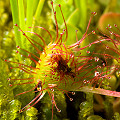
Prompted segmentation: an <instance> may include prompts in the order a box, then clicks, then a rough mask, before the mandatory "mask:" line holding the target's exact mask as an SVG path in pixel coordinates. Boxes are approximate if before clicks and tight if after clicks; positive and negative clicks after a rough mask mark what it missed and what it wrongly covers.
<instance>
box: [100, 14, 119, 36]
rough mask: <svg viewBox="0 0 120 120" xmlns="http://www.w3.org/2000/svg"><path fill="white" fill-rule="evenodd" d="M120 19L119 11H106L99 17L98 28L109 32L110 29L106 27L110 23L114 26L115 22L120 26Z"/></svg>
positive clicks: (106, 32)
mask: <svg viewBox="0 0 120 120" xmlns="http://www.w3.org/2000/svg"><path fill="white" fill-rule="evenodd" d="M119 21H120V14H119V13H113V12H109V13H105V14H103V15H102V16H101V17H100V19H99V22H98V28H99V29H100V30H101V31H102V32H104V33H105V34H109V30H107V29H106V27H107V26H108V24H110V25H111V26H112V27H114V24H116V25H118V27H120V25H119ZM113 29H114V30H115V32H116V33H118V32H119V31H118V30H116V29H115V28H113Z"/></svg>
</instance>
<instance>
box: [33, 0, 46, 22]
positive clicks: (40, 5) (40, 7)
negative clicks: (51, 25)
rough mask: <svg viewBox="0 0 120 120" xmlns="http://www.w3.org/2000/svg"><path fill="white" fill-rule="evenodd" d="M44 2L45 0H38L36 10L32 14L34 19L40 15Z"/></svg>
mask: <svg viewBox="0 0 120 120" xmlns="http://www.w3.org/2000/svg"><path fill="white" fill-rule="evenodd" d="M44 2H45V0H40V1H39V4H38V7H37V10H36V12H35V15H34V18H35V20H37V19H38V18H39V17H40V14H41V11H42V8H43V5H44Z"/></svg>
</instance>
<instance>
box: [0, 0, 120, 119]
mask: <svg viewBox="0 0 120 120" xmlns="http://www.w3.org/2000/svg"><path fill="white" fill-rule="evenodd" d="M53 2H54V9H55V10H56V12H57V21H58V25H59V31H62V29H63V28H64V23H63V19H62V16H61V13H60V10H59V7H58V4H61V5H62V10H63V13H64V17H65V20H66V22H67V26H68V31H69V36H68V41H67V44H71V43H74V42H75V41H76V36H75V30H78V38H79V39H80V38H81V37H82V35H83V33H84V32H85V30H86V26H87V23H88V21H89V18H90V15H91V12H93V11H96V12H97V16H95V17H94V18H93V20H92V23H91V25H90V29H89V31H91V30H93V29H96V28H99V29H100V30H101V31H102V32H104V33H107V31H106V26H108V24H111V25H113V24H117V25H118V27H119V26H120V25H119V20H120V9H119V8H120V1H119V0H106V1H105V0H84V1H83V0H53ZM14 24H18V25H19V26H20V28H21V29H22V30H23V31H30V30H31V29H30V28H28V27H34V26H42V27H45V28H46V29H47V30H49V31H51V33H52V35H53V36H54V35H55V24H54V17H53V14H52V12H51V5H50V1H49V0H40V1H39V0H0V93H1V94H0V119H1V120H9V119H10V120H14V119H15V120H37V119H39V120H50V119H51V115H52V112H51V108H52V105H51V103H50V102H48V101H50V98H49V95H48V94H46V95H45V96H44V97H43V99H42V100H41V101H40V102H39V103H38V104H37V105H36V106H35V108H34V107H32V108H31V109H30V110H27V111H25V112H23V113H21V114H20V113H18V111H19V110H20V109H21V108H22V107H24V106H25V105H26V104H27V103H29V102H30V101H31V100H32V99H33V98H34V96H35V93H34V92H30V93H27V94H23V95H20V96H17V97H15V95H16V94H19V93H22V92H23V91H26V90H29V89H30V88H33V87H34V85H32V84H31V85H20V86H19V85H17V86H12V87H11V86H10V85H9V84H12V83H10V82H9V81H8V80H7V78H9V77H10V78H12V79H19V78H24V77H27V76H28V77H29V76H30V75H28V74H26V73H24V72H22V71H21V70H19V69H10V66H12V67H15V64H14V63H6V62H5V61H4V59H9V60H12V61H16V62H18V61H20V62H21V63H25V64H27V65H30V64H32V65H33V66H34V64H33V63H32V61H30V60H29V59H28V58H24V57H21V56H20V55H19V54H16V52H15V51H16V46H17V45H18V46H20V47H21V48H24V49H26V50H29V51H30V52H32V53H34V54H36V53H35V51H34V49H33V48H32V46H31V44H30V43H29V42H28V41H27V40H26V39H25V38H24V36H23V35H22V33H20V31H18V28H17V27H15V26H14ZM13 27H14V29H13ZM32 30H33V31H35V32H39V33H40V34H41V35H42V37H43V38H44V39H45V41H46V43H47V44H48V43H49V42H50V39H48V38H49V37H48V34H47V33H46V32H45V31H44V30H40V29H37V28H35V29H34V28H33V29H32ZM117 32H118V31H117ZM28 35H29V33H28ZM31 37H32V38H33V39H36V37H35V36H34V35H31ZM91 39H94V38H91ZM36 40H37V41H38V42H40V41H39V39H36ZM41 44H42V43H41ZM83 44H87V43H83ZM39 49H41V48H39ZM41 50H42V49H41ZM99 50H100V51H101V49H99ZM21 52H22V53H24V51H21ZM24 54H26V53H24ZM114 78H115V79H113V81H111V83H112V84H111V85H113V86H112V87H113V89H114V88H119V87H116V86H119V85H116V80H118V81H119V75H118V76H117V77H116V76H114ZM18 83H19V81H15V82H14V84H18ZM55 97H56V103H57V106H58V108H60V109H61V110H62V112H61V113H58V112H56V110H54V120H61V119H63V120H73V119H74V120H94V119H98V120H103V119H107V120H110V119H112V120H119V119H120V115H119V112H120V109H119V106H120V102H117V103H118V104H117V105H116V104H115V106H113V101H114V98H112V97H108V96H104V97H102V96H100V95H94V99H93V94H90V93H86V95H85V93H82V92H76V95H75V96H74V98H73V99H74V100H73V101H72V102H70V101H69V100H68V98H67V97H66V96H65V95H64V94H62V93H59V92H57V93H56V96H55ZM118 101H120V100H119V99H118Z"/></svg>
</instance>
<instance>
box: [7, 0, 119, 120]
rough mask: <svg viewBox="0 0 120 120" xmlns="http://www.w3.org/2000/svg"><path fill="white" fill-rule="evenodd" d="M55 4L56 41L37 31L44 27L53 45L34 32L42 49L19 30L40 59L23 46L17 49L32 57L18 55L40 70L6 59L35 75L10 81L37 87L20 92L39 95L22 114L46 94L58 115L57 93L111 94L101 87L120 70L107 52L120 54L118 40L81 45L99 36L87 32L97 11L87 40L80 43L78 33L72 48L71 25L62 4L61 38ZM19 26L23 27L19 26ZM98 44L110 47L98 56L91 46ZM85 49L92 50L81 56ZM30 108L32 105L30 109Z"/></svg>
mask: <svg viewBox="0 0 120 120" xmlns="http://www.w3.org/2000/svg"><path fill="white" fill-rule="evenodd" d="M51 4H52V9H53V12H54V18H55V24H56V39H55V40H53V39H52V35H51V34H50V32H49V31H48V30H46V29H45V28H43V27H39V26H36V28H41V29H43V30H45V31H46V32H47V33H48V34H49V36H50V38H51V42H50V43H49V44H48V45H46V43H45V41H44V39H43V38H42V37H41V36H40V35H39V34H37V33H34V32H30V33H32V34H35V35H36V36H38V38H40V39H41V40H42V42H43V44H44V46H42V45H41V44H39V43H38V42H36V41H35V40H33V39H31V38H30V37H28V36H27V35H26V34H25V32H29V31H22V30H21V29H20V28H19V30H20V31H21V32H22V33H23V35H24V36H25V37H26V38H27V40H28V41H29V42H30V43H31V45H32V46H33V47H34V48H35V49H36V51H37V53H38V55H40V57H38V56H36V55H35V54H33V53H30V52H29V51H27V50H25V49H22V48H20V47H19V46H17V48H18V49H21V50H23V51H25V52H26V53H28V54H29V55H28V56H26V55H23V54H22V53H20V52H19V51H17V53H19V54H22V55H23V56H24V57H27V58H29V59H31V60H32V61H33V62H34V63H35V64H36V67H32V66H28V65H25V64H21V63H18V62H12V61H9V60H8V61H7V60H6V61H7V62H12V63H15V64H17V65H18V66H17V67H15V68H19V69H20V70H22V71H24V72H26V73H28V74H31V75H32V76H33V77H31V78H25V79H11V78H9V79H8V80H10V81H12V80H21V81H22V80H28V81H29V80H32V81H30V82H26V83H21V84H13V85H22V84H33V83H35V87H34V88H32V89H31V90H28V91H25V92H23V93H20V94H18V95H21V94H25V93H28V92H30V91H34V90H35V91H34V92H38V94H37V96H36V97H35V98H34V99H33V100H32V101H31V102H30V103H29V104H27V105H26V106H25V107H23V108H22V109H21V110H20V111H19V112H23V111H25V110H27V109H29V108H31V107H32V106H34V105H35V104H37V103H38V102H39V101H40V100H41V98H42V97H43V96H44V94H45V93H46V92H48V93H49V96H50V98H51V101H52V104H53V105H54V106H55V107H56V109H57V111H58V112H60V111H61V110H60V109H58V107H57V105H56V103H55V99H54V91H61V92H63V93H65V94H66V95H67V96H68V93H72V94H75V93H74V92H69V91H77V90H81V91H86V92H93V93H100V94H108V95H109V92H110V91H107V90H103V89H99V88H100V87H101V86H102V84H103V81H104V80H106V79H109V75H111V74H112V72H111V71H114V70H115V69H116V68H119V67H117V65H111V64H110V63H109V61H110V59H115V60H117V61H118V59H117V58H114V57H113V56H112V55H110V54H108V53H106V51H107V50H106V49H110V50H112V51H114V52H115V53H117V54H119V52H118V51H117V50H115V49H118V47H117V45H116V44H118V43H119V42H118V40H117V41H116V40H113V39H111V38H107V39H102V38H100V39H97V40H95V41H93V42H91V43H90V44H88V45H86V46H84V47H80V44H81V43H82V42H83V41H84V40H85V39H86V37H88V36H89V35H91V34H93V35H96V33H95V31H92V32H90V33H89V34H88V33H87V32H88V29H89V26H90V22H91V20H92V18H93V16H94V15H95V14H96V13H95V12H93V13H92V15H91V17H90V20H89V23H88V26H87V29H86V32H85V33H84V35H83V37H82V38H81V39H80V40H78V38H77V31H76V40H77V41H76V43H74V44H72V45H69V46H68V45H66V41H67V38H68V30H67V24H66V21H65V18H64V15H63V13H62V9H61V5H59V8H60V11H61V14H62V17H63V20H64V24H65V29H64V30H63V32H62V33H61V34H60V36H59V32H58V23H57V19H56V12H55V11H54V7H53V2H51ZM15 26H17V27H19V26H18V25H17V24H16V25H15ZM64 34H65V35H66V37H65V40H62V39H63V35H64ZM115 35H116V37H117V38H119V36H118V35H117V34H115ZM104 41H105V42H106V41H109V42H110V43H113V44H114V47H115V49H113V48H111V47H109V46H107V45H106V43H104ZM35 44H38V45H39V46H40V47H42V48H43V51H40V50H39V48H38V47H36V45H35ZM94 44H95V45H97V44H98V45H101V46H105V47H106V48H105V49H104V50H103V53H100V52H99V51H98V52H96V53H95V52H94V51H92V49H91V46H92V45H94ZM85 48H88V49H90V50H91V51H89V50H87V51H86V54H85V55H84V54H81V52H82V50H85ZM32 56H34V57H35V58H36V59H38V60H36V59H34V58H33V57H32ZM12 68H13V67H11V69H12ZM13 85H11V86H13ZM86 86H88V87H90V88H88V87H86ZM92 86H93V88H92ZM95 87H98V88H95ZM105 92H106V93H105ZM112 93H115V92H113V91H112ZM18 95H16V96H18ZM115 95H116V93H115ZM68 97H69V96H68ZM69 98H70V97H69ZM72 100H73V99H72V98H70V101H72ZM31 104H32V105H31ZM29 105H31V106H30V107H28V106H29ZM52 119H53V107H52Z"/></svg>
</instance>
